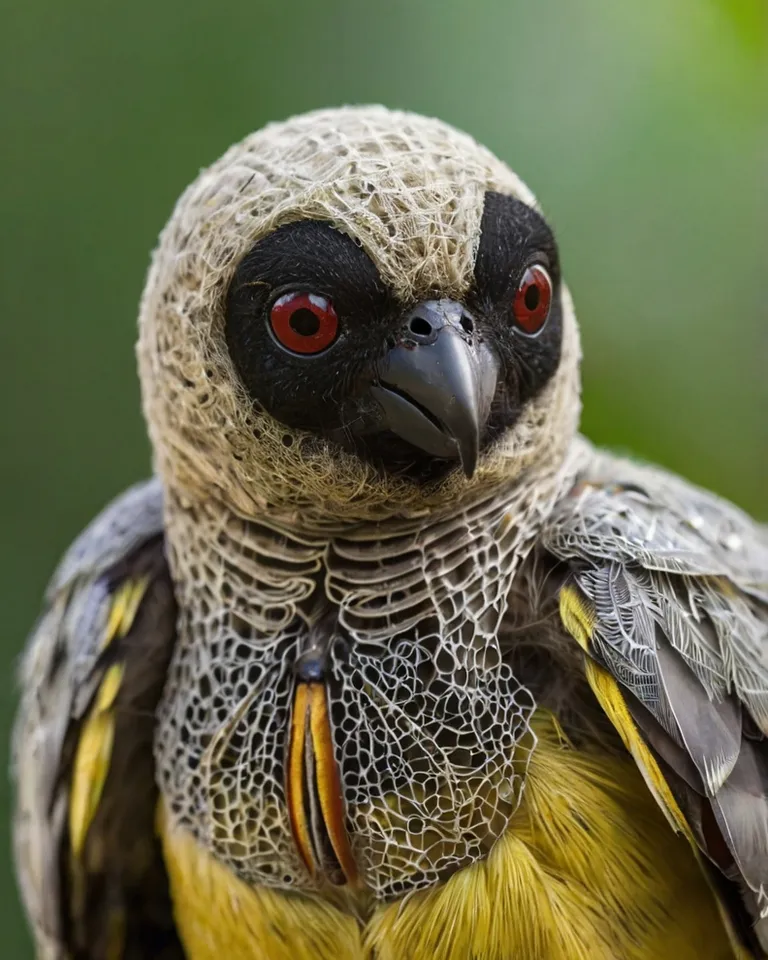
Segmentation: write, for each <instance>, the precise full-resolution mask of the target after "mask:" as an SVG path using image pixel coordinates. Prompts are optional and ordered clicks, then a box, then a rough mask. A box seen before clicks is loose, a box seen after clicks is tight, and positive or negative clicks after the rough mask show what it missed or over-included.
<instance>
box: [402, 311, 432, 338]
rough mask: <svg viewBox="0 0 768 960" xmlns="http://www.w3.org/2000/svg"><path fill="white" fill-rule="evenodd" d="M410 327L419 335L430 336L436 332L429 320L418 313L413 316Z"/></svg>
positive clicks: (413, 332)
mask: <svg viewBox="0 0 768 960" xmlns="http://www.w3.org/2000/svg"><path fill="white" fill-rule="evenodd" d="M408 329H409V330H410V331H411V333H412V334H414V335H415V336H417V337H430V336H432V334H433V333H434V332H435V331H434V327H433V326H432V324H431V323H430V322H429V320H427V318H426V317H420V316H419V315H418V314H416V316H415V317H411V322H410V323H409V324H408Z"/></svg>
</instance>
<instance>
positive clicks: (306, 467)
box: [139, 107, 579, 524]
mask: <svg viewBox="0 0 768 960" xmlns="http://www.w3.org/2000/svg"><path fill="white" fill-rule="evenodd" d="M487 190H496V191H500V192H502V193H506V194H510V195H513V196H516V197H518V198H520V199H522V200H523V201H525V202H528V203H531V204H533V203H534V200H533V197H532V195H531V193H530V191H529V190H528V189H527V187H525V185H524V184H523V183H522V182H521V181H520V179H519V178H518V177H517V176H516V175H515V174H514V173H512V171H511V170H510V169H509V168H508V167H507V166H505V165H504V164H503V163H501V162H500V161H499V160H498V159H497V158H496V157H494V156H493V154H491V153H490V152H489V151H488V150H486V149H485V148H484V147H481V146H479V145H478V144H477V143H475V141H474V140H472V139H471V138H470V137H468V136H466V135H465V134H462V133H459V132H458V131H456V130H454V129H452V128H451V127H449V126H447V125H446V124H443V123H440V122H439V121H437V120H428V119H425V118H423V117H418V116H415V115H412V114H406V113H397V112H391V111H388V110H385V109H384V108H382V107H365V108H342V109H339V110H327V111H322V112H318V113H312V114H307V115H305V116H301V117H298V118H295V119H293V120H289V121H286V122H285V123H281V124H275V125H272V126H268V127H266V128H265V129H263V130H261V131H259V132H258V133H255V134H253V135H251V136H249V137H247V138H246V139H245V140H243V141H242V142H241V143H239V144H237V145H236V146H234V147H232V148H231V149H230V150H229V151H228V152H227V153H226V154H225V155H224V156H223V157H222V158H221V159H220V160H219V161H217V162H216V163H215V164H213V166H211V167H210V168H209V169H207V170H205V171H203V173H201V175H200V177H199V178H198V179H197V180H196V181H195V182H194V183H193V184H192V185H191V186H190V187H189V188H188V190H187V191H186V192H185V193H184V195H183V196H182V197H181V199H180V200H179V203H178V204H177V207H176V209H175V211H174V213H173V216H172V217H171V219H170V221H169V223H168V225H167V227H166V228H165V230H164V231H163V234H162V237H161V239H160V245H159V247H158V249H157V251H156V253H155V256H154V260H153V264H152V268H151V270H150V273H149V277H148V280H147V286H146V290H145V294H144V298H143V301H142V309H141V318H140V342H139V366H140V373H141V381H142V391H143V397H144V409H145V413H146V416H147V420H148V423H149V428H150V434H151V437H152V442H153V446H154V451H155V458H156V465H157V470H158V472H159V473H160V475H161V476H162V478H163V480H164V481H165V484H166V485H167V486H172V487H176V488H178V489H179V490H180V491H182V492H184V493H185V494H186V495H188V496H190V497H192V498H204V497H208V496H210V495H211V492H212V491H214V490H216V491H218V496H219V497H220V498H221V499H223V500H225V501H226V502H227V503H228V504H229V505H230V506H231V507H232V508H233V509H234V510H236V511H237V512H239V513H241V514H243V515H245V516H254V515H255V514H258V513H260V512H261V511H262V510H263V509H265V508H266V507H269V509H270V512H271V515H272V516H275V515H276V513H277V512H281V513H282V519H283V520H284V521H286V522H288V523H290V522H291V518H292V516H295V515H296V514H297V513H298V514H300V516H301V519H302V520H303V521H304V522H306V521H307V520H309V519H312V518H314V519H315V521H316V522H317V523H318V524H323V523H324V522H325V519H326V518H327V517H328V515H329V514H335V515H336V516H344V517H345V518H347V519H354V518H357V519H361V520H365V519H372V518H374V517H385V516H391V515H393V514H401V513H403V512H404V511H407V510H423V509H425V508H426V507H429V506H430V505H431V506H440V505H445V504H447V503H450V502H452V501H453V500H455V499H456V497H458V496H463V495H464V494H465V493H467V492H471V489H472V488H474V489H476V490H487V489H488V486H489V484H494V483H501V482H506V481H508V480H510V479H511V478H512V476H513V475H514V474H515V473H519V472H521V471H522V470H524V469H526V468H528V467H529V466H530V465H531V464H532V463H534V462H538V461H540V460H549V461H551V462H556V461H557V459H558V458H561V457H562V455H563V452H564V450H565V448H566V446H567V442H568V440H569V438H570V437H571V436H572V435H573V433H574V431H575V428H576V423H577V419H578V412H579V403H578V355H579V346H578V333H577V329H576V324H575V319H574V316H573V311H572V307H571V302H570V298H569V296H568V294H567V291H564V297H563V299H564V338H563V350H562V359H561V364H560V369H559V371H558V374H557V375H556V376H555V377H554V378H553V379H552V381H551V382H550V383H549V384H548V386H547V387H546V388H545V389H544V390H543V391H542V392H541V394H540V395H539V396H538V397H537V398H536V399H535V400H534V401H533V402H532V403H531V404H529V405H528V407H527V408H526V410H525V411H523V413H522V415H521V417H520V419H519V420H518V423H517V425H516V428H515V430H514V431H513V432H511V433H510V435H509V436H507V437H506V438H504V439H503V441H502V442H501V443H499V444H498V445H497V446H496V448H495V449H494V450H493V452H492V453H489V454H487V455H486V456H484V457H483V459H482V461H481V463H480V465H479V468H478V470H477V472H476V474H475V476H474V478H473V479H472V480H471V481H467V480H466V478H464V477H463V476H462V475H461V474H460V473H452V474H451V475H450V476H449V477H448V478H447V479H446V481H445V482H444V483H443V484H442V485H440V486H439V487H438V488H436V489H435V490H433V491H431V493H430V494H429V496H428V497H425V494H424V490H423V489H422V488H421V487H419V486H417V485H415V484H413V483H410V482H409V481H406V480H404V479H398V478H394V477H387V476H383V475H381V474H377V473H376V472H375V471H374V470H373V469H372V468H371V467H370V466H368V465H367V464H366V463H365V462H364V461H362V460H361V459H359V458H357V457H355V456H353V455H351V454H346V453H344V452H343V451H341V450H340V449H338V448H337V447H336V446H327V447H323V446H322V445H320V444H318V443H317V442H316V441H314V442H312V443H307V442H306V440H307V437H306V435H305V434H303V433H302V432H301V431H298V430H294V429H288V428H286V427H284V426H283V425H281V424H279V423H277V422H276V421H274V420H273V419H272V418H271V417H270V416H269V415H268V414H266V413H265V412H264V411H262V410H260V409H258V408H257V407H256V406H255V405H254V404H253V403H251V401H250V400H249V398H248V397H247V396H246V394H245V392H244V390H243V388H242V386H241V385H240V384H239V381H238V378H237V376H236V375H235V372H234V369H233V367H232V363H231V360H230V357H229V355H228V353H227V350H226V345H225V340H224V332H223V325H224V309H223V308H224V299H225V295H226V290H227V286H228V284H229V281H230V279H231V277H232V275H233V273H234V270H235V268H236V266H237V263H238V262H239V260H240V258H241V257H242V256H243V255H244V253H245V252H246V251H247V250H248V249H249V248H250V247H251V245H252V244H253V243H254V242H255V241H256V240H257V239H258V238H259V237H261V236H264V235H265V234H266V233H268V232H269V231H270V230H272V229H274V228H275V227H276V226H278V225H280V224H283V223H286V222H288V221H292V220H297V219H301V218H306V217H313V218H320V219H322V220H325V221H328V222H330V223H332V224H333V225H334V226H336V227H337V228H338V229H340V230H343V231H345V232H346V233H348V234H350V235H351V236H352V237H354V238H355V239H356V240H357V241H358V242H359V243H360V244H361V245H362V246H363V247H364V248H365V250H366V251H367V253H368V254H369V255H370V256H371V258H372V259H373V261H374V263H375V264H376V266H377V267H378V269H379V271H380V273H381V275H382V276H383V277H384V278H385V279H386V280H387V281H388V283H389V284H390V285H391V287H392V288H393V289H394V290H395V291H396V292H397V293H398V294H399V295H400V297H401V298H402V299H403V300H404V301H409V300H413V299H414V298H421V297H429V296H435V295H439V296H442V297H449V296H452V297H456V298H459V299H460V298H461V297H462V296H463V294H464V293H466V291H467V288H468V286H469V284H470V283H471V279H472V270H473V264H474V258H475V253H476V250H477V245H478V242H479V229H480V222H481V217H482V211H483V202H484V196H485V192H486V191H487ZM543 424H546V429H545V430H542V429H541V427H542V425H543Z"/></svg>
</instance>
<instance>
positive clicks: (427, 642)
mask: <svg viewBox="0 0 768 960" xmlns="http://www.w3.org/2000/svg"><path fill="white" fill-rule="evenodd" d="M571 480H572V474H571V473H570V472H569V471H568V470H565V469H560V470H559V471H558V472H556V473H553V474H552V475H551V476H548V477H544V478H542V477H541V476H540V475H539V476H538V477H537V478H536V482H535V485H534V484H533V483H532V484H531V485H526V484H524V483H520V482H519V480H518V481H516V482H515V484H514V485H513V486H510V488H509V489H496V490H494V491H493V493H492V494H491V495H487V496H486V497H485V498H483V497H476V498H475V499H473V500H472V501H470V502H466V503H460V504H456V505H454V507H453V509H452V510H451V511H450V513H448V512H446V511H444V512H442V513H441V514H437V515H433V516H427V517H422V518H418V519H413V518H411V519H408V520H405V519H403V520H401V521H397V520H392V521H390V522H387V523H379V524H369V525H359V524H358V525H355V526H346V527H344V526H341V525H339V527H338V529H336V530H332V531H317V530H315V531H307V530H304V529H301V528H300V527H298V526H297V527H295V528H288V527H286V526H278V525H277V524H276V523H274V522H272V521H271V520H270V518H269V517H268V516H265V517H263V518H261V519H259V520H258V521H256V520H253V519H251V520H245V519H243V518H240V517H237V516H235V515H234V514H233V513H232V512H231V511H229V510H227V509H226V508H224V507H223V506H222V505H220V504H218V503H215V502H212V501H206V502H204V503H198V504H189V503H188V502H187V503H185V504H182V502H181V501H180V500H177V499H176V498H174V497H173V495H172V493H169V496H168V498H167V501H166V510H167V515H168V518H167V525H168V530H169V537H168V539H169V548H170V549H169V561H170V564H171V567H172V571H173V575H174V580H175V583H176V589H177V598H178V601H179V609H180V614H179V622H178V639H177V645H176V649H175V652H174V657H173V661H172V664H171V667H170V670H169V675H168V682H167V684H166V688H165V692H164V696H163V700H162V702H161V705H160V711H159V722H158V732H157V737H156V751H155V752H156V760H157V769H158V775H159V779H160V785H161V792H162V795H163V797H164V801H165V803H166V806H167V809H168V811H170V814H169V815H170V816H171V817H172V818H173V821H174V823H175V824H176V825H177V826H179V827H181V828H184V829H186V830H187V831H188V832H190V833H191V834H192V835H193V836H194V837H195V838H196V840H197V842H198V843H201V844H203V846H204V847H206V848H207V849H208V850H209V852H210V853H211V854H212V855H213V856H214V857H215V858H216V860H218V861H219V862H221V863H223V864H224V865H226V866H227V867H229V868H230V869H231V870H232V871H233V872H234V873H235V874H236V875H237V876H238V877H239V878H240V879H241V880H243V881H245V882H246V883H248V884H249V885H252V886H260V887H261V886H265V887H271V888H276V889H280V890H286V891H295V892H307V893H310V892H315V893H321V894H324V895H327V896H329V897H331V898H332V897H334V896H338V894H339V893H341V891H346V892H347V893H346V894H345V895H352V894H353V892H354V891H357V893H356V894H354V895H355V896H360V897H363V898H365V899H367V900H368V901H369V902H370V901H379V902H386V901H391V900H393V899H396V898H398V897H401V896H403V895H405V894H407V893H409V892H412V891H415V890H418V889H424V888H427V887H430V886H433V885H434V884H436V883H438V882H441V881H443V880H444V879H445V878H446V877H447V876H450V875H451V874H452V873H454V872H455V871H456V870H458V869H460V868H462V867H464V866H467V865H469V864H472V863H475V862H477V861H479V860H482V859H484V858H485V857H486V856H487V855H488V853H489V851H490V850H491V849H492V847H493V845H494V844H495V842H496V841H497V839H498V838H499V837H500V836H501V835H502V834H503V832H504V830H505V829H506V827H507V824H508V823H509V820H510V817H511V816H512V815H513V814H514V812H515V810H516V808H517V805H518V803H519V799H520V794H521V789H522V785H523V782H524V780H525V774H526V769H527V764H528V760H529V757H530V750H531V747H532V744H533V738H532V737H531V732H530V718H531V716H532V713H533V711H534V708H535V704H534V702H533V698H532V696H531V694H530V692H529V691H528V690H527V689H526V688H525V687H524V686H523V685H521V684H520V683H519V682H518V680H517V678H516V677H515V676H514V675H513V673H512V669H511V667H510V666H509V664H508V663H507V662H505V659H504V657H503V656H502V651H501V649H500V647H499V641H498V632H499V626H500V623H501V620H502V618H503V617H504V615H505V613H506V609H507V598H508V595H509V592H510V588H511V584H512V581H513V579H514V576H515V573H516V571H517V570H518V568H519V565H520V563H521V562H522V560H523V559H524V558H525V556H526V555H527V553H528V551H529V549H530V547H531V545H532V543H533V542H534V540H535V538H536V535H537V533H538V525H537V524H538V522H539V518H541V517H542V516H545V515H546V513H547V511H548V508H549V506H550V505H551V504H552V503H554V501H555V500H556V498H557V497H558V496H559V495H560V493H561V492H562V491H563V490H564V489H565V488H566V487H567V486H568V485H569V484H570V482H571ZM333 891H337V893H336V894H334V893H333Z"/></svg>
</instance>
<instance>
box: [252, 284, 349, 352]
mask: <svg viewBox="0 0 768 960" xmlns="http://www.w3.org/2000/svg"><path fill="white" fill-rule="evenodd" d="M269 322H270V323H271V324H272V332H273V333H274V335H275V337H276V338H277V341H278V343H280V344H281V345H282V346H283V347H285V348H286V350H291V351H293V353H320V351H321V350H325V348H326V347H330V345H331V344H332V343H333V341H334V340H335V339H336V332H337V331H338V329H339V319H338V317H337V316H336V311H335V310H334V309H333V304H332V303H331V301H330V300H328V299H326V297H321V296H318V295H317V294H315V293H286V294H285V295H284V296H282V297H280V298H279V299H277V300H275V302H274V304H273V305H272V312H271V313H270V315H269Z"/></svg>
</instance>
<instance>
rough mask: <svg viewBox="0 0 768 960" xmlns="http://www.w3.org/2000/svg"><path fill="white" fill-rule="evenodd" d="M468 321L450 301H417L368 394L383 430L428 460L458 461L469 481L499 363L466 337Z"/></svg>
mask: <svg viewBox="0 0 768 960" xmlns="http://www.w3.org/2000/svg"><path fill="white" fill-rule="evenodd" d="M468 319H470V320H471V318H469V317H468V315H467V314H466V312H465V311H464V309H463V307H462V306H461V305H460V304H457V303H455V302H454V301H451V300H440V301H429V302H426V303H421V304H419V305H418V306H417V307H416V308H414V310H413V311H412V312H411V314H410V320H409V326H408V327H407V328H406V331H405V334H404V336H403V339H402V341H401V342H400V343H399V344H398V345H397V346H395V347H394V348H393V349H392V350H391V351H390V352H389V353H388V354H387V356H386V358H385V360H384V363H383V365H382V367H381V370H380V374H379V380H378V382H377V383H376V384H374V386H373V387H371V392H372V394H373V396H374V397H375V399H376V400H377V401H378V402H379V404H380V405H381V407H382V409H383V411H384V417H385V423H386V427H387V429H389V430H391V431H392V432H393V433H396V434H397V435H398V436H399V437H402V439H403V440H407V441H408V442H409V443H411V444H413V446H415V447H418V448H419V449H420V450H424V451H425V452H426V453H428V454H431V455H432V456H434V457H440V458H443V459H452V458H458V459H459V460H460V461H461V465H462V467H463V468H464V472H465V474H466V475H467V476H468V477H471V476H472V474H473V473H474V471H475V467H476V466H477V459H478V456H479V450H480V436H481V433H482V430H483V427H484V426H485V424H486V422H487V420H488V415H489V413H490V409H491V403H492V402H493V397H494V394H495V392H496V382H497V379H498V367H499V365H498V360H497V359H496V356H495V354H494V353H493V351H492V350H491V349H490V347H488V346H487V345H486V344H485V343H483V342H482V341H479V340H477V339H476V338H475V336H474V334H473V333H468V332H467V330H466V327H465V326H464V325H463V324H462V321H464V323H466V321H467V320H468Z"/></svg>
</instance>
